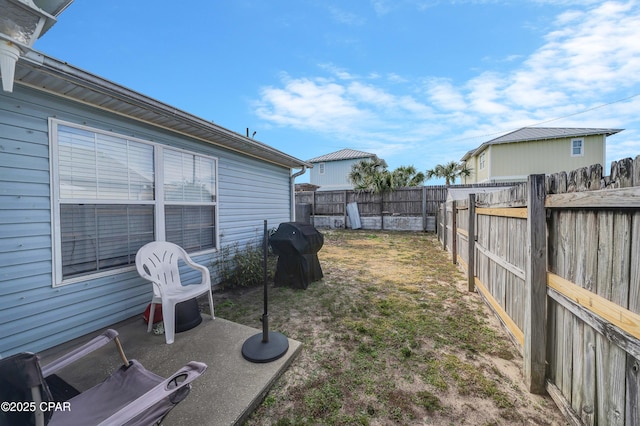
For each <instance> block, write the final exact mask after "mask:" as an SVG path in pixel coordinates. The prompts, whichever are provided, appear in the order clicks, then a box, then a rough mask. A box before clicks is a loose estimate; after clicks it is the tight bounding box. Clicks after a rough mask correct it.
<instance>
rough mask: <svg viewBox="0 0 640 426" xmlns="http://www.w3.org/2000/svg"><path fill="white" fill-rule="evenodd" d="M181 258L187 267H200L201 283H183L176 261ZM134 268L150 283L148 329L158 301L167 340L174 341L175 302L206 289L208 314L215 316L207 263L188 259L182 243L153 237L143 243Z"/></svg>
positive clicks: (148, 329)
mask: <svg viewBox="0 0 640 426" xmlns="http://www.w3.org/2000/svg"><path fill="white" fill-rule="evenodd" d="M180 260H182V261H183V262H184V263H185V264H186V265H188V266H189V267H191V268H194V269H196V270H198V271H200V273H201V274H202V280H201V282H200V284H189V285H182V282H181V281H180V271H179V269H178V268H179V265H178V261H180ZM136 268H137V269H138V273H139V274H140V276H141V277H142V278H144V279H146V280H149V281H151V282H152V283H153V298H152V299H151V310H150V313H149V326H148V327H147V333H148V332H150V331H151V329H152V327H153V316H154V311H155V307H156V304H158V303H162V319H163V321H164V335H165V340H166V342H167V344H171V343H173V340H174V335H175V312H176V304H178V303H180V302H184V301H186V300H190V299H193V298H194V297H197V296H200V295H201V294H204V293H207V295H208V297H209V308H210V309H211V318H212V319H213V318H215V315H214V312H213V296H212V295H211V275H210V274H209V270H208V269H207V267H206V266H203V265H199V264H197V263H195V262H194V261H193V260H191V258H190V257H189V255H188V254H187V252H186V251H185V250H184V249H183V248H182V247H180V246H178V245H176V244H173V243H170V242H167V241H152V242H150V243H148V244H145V245H144V246H142V247H141V248H140V250H138V253H137V254H136Z"/></svg>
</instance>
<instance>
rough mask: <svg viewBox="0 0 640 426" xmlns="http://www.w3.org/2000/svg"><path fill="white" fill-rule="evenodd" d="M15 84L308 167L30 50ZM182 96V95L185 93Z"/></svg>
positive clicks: (277, 161) (264, 157) (18, 68)
mask: <svg viewBox="0 0 640 426" xmlns="http://www.w3.org/2000/svg"><path fill="white" fill-rule="evenodd" d="M15 82H16V84H20V85H23V86H27V87H32V88H34V89H36V90H40V91H44V92H47V93H50V94H53V95H55V96H60V97H63V98H66V99H72V100H74V101H76V102H80V103H83V104H85V105H90V106H92V107H95V108H99V109H101V110H104V111H109V112H111V113H114V114H118V115H121V116H125V117H128V118H131V119H134V120H138V121H141V122H144V123H147V124H150V125H152V126H157V127H162V128H165V129H168V130H170V131H173V132H177V133H180V134H182V135H186V136H189V137H192V138H195V139H198V140H201V141H204V142H206V143H210V144H213V145H218V146H221V147H224V148H226V149H230V150H232V151H236V152H240V153H242V154H245V155H248V156H250V157H255V158H259V159H262V160H265V161H268V162H271V163H274V164H278V165H280V166H284V167H289V168H301V167H303V166H306V167H313V165H311V164H309V163H307V162H305V161H302V160H300V159H297V158H295V157H293V156H291V155H288V154H286V153H284V152H282V151H279V150H277V149H275V148H273V147H271V146H269V145H267V144H264V143H261V142H258V141H256V140H254V139H251V138H248V137H245V136H244V135H241V134H240V133H236V132H234V131H231V130H228V129H226V128H224V127H222V126H219V125H218V124H215V123H213V122H211V121H208V120H205V119H202V118H200V117H197V116H195V115H193V114H190V113H188V112H185V111H182V110H180V109H177V108H175V107H173V106H171V105H168V104H165V103H163V102H161V101H158V100H156V99H153V98H150V97H148V96H145V95H143V94H141V93H138V92H135V91H133V90H131V89H128V88H126V87H124V86H121V85H119V84H117V83H113V82H111V81H109V80H106V79H104V78H102V77H99V76H97V75H95V74H91V73H89V72H86V71H83V70H81V69H79V68H76V67H74V66H72V65H70V64H68V63H66V62H63V61H60V60H58V59H55V58H52V57H49V56H47V55H45V54H43V53H41V52H37V51H30V52H28V53H27V54H25V55H23V56H21V57H20V59H19V60H18V63H17V65H16V71H15ZM185 96H188V94H185Z"/></svg>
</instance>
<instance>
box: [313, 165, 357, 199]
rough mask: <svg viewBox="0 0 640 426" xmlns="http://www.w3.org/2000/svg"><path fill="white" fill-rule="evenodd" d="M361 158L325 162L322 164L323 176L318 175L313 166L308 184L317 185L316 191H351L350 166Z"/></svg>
mask: <svg viewBox="0 0 640 426" xmlns="http://www.w3.org/2000/svg"><path fill="white" fill-rule="evenodd" d="M361 160H362V158H358V159H353V160H337V161H326V162H325V163H324V164H325V166H324V168H325V171H324V174H320V173H319V171H318V170H319V169H320V168H319V167H317V165H314V167H313V168H312V169H311V171H310V175H309V183H311V184H313V185H319V186H320V188H318V191H332V190H337V189H353V184H352V183H351V182H350V181H349V178H348V176H349V173H350V172H351V166H352V165H353V164H355V163H357V162H358V161H361Z"/></svg>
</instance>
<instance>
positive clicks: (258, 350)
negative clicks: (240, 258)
mask: <svg viewBox="0 0 640 426" xmlns="http://www.w3.org/2000/svg"><path fill="white" fill-rule="evenodd" d="M268 236H269V235H268V231H267V221H266V220H265V221H264V238H263V242H262V250H263V258H262V267H263V269H264V277H263V278H264V290H263V293H264V298H263V299H264V310H263V314H262V333H261V334H255V335H253V336H251V337H249V338H248V339H247V340H245V342H244V344H243V345H242V356H243V357H244V358H245V359H246V360H247V361H251V362H271V361H275V360H277V359H278V358H281V357H282V356H283V355H284V354H285V353H287V351H288V350H289V339H287V336H285V335H284V334H282V333H278V332H271V333H270V332H269V311H268V290H267V251H268V249H269V247H268Z"/></svg>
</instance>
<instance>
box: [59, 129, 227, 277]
mask: <svg viewBox="0 0 640 426" xmlns="http://www.w3.org/2000/svg"><path fill="white" fill-rule="evenodd" d="M60 125H62V126H68V127H73V128H76V129H80V130H85V131H88V132H93V133H99V134H103V135H107V136H113V137H118V138H122V139H126V140H129V141H132V142H136V143H143V144H147V145H150V146H153V151H154V152H153V156H154V181H155V185H154V186H155V194H154V195H155V196H154V199H153V200H135V201H109V202H104V201H99V202H96V200H93V199H92V200H80V199H78V200H74V202H77V203H78V204H82V203H85V204H106V205H115V204H137V205H152V206H154V232H155V236H154V238H155V240H156V241H165V240H166V235H165V234H166V232H165V223H164V222H165V212H164V209H165V206H169V205H184V206H189V205H191V206H194V205H207V206H213V207H214V212H215V217H214V221H215V223H214V226H215V235H214V236H213V237H214V239H215V247H214V248H211V249H206V250H201V251H197V252H192V253H189V254H190V255H192V256H198V255H203V254H207V253H213V252H216V251H217V250H218V248H219V246H220V231H219V226H218V222H219V217H220V211H219V205H220V202H219V191H218V172H219V167H218V158H217V157H213V156H211V155H207V154H202V153H199V152H195V151H189V150H185V149H180V148H174V147H168V146H166V145H163V144H159V143H156V142H150V141H147V140H143V139H139V138H135V137H130V136H126V135H124V134H121V133H116V132H113V131H105V130H101V129H98V128H95V127H90V126H86V125H80V124H77V123H73V122H68V121H63V120H59V119H56V118H49V172H50V182H51V244H52V256H53V259H52V278H53V283H52V286H53V287H60V286H64V285H68V284H73V283H78V282H85V281H90V280H94V279H97V278H102V277H107V276H110V275H116V274H122V273H124V272H128V271H133V270H135V265H127V266H123V267H117V268H113V269H109V270H105V271H98V272H89V273H87V274H83V275H78V276H74V277H71V278H64V277H63V275H62V235H61V226H60V205H61V204H64V203H61V199H60V193H59V192H60V178H59V173H58V168H59V166H58V160H59V156H58V154H59V151H58V126H60ZM165 149H168V150H172V151H177V152H183V153H186V154H189V155H197V156H199V157H204V158H208V159H211V160H213V161H214V163H215V189H214V190H215V195H216V199H215V201H213V202H211V203H204V202H202V203H198V202H196V203H194V202H184V201H183V202H176V201H165V200H164V185H163V182H164V170H163V169H164V165H163V152H164V150H165Z"/></svg>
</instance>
